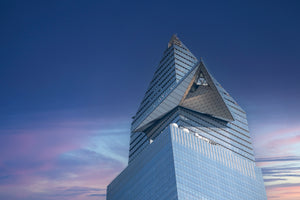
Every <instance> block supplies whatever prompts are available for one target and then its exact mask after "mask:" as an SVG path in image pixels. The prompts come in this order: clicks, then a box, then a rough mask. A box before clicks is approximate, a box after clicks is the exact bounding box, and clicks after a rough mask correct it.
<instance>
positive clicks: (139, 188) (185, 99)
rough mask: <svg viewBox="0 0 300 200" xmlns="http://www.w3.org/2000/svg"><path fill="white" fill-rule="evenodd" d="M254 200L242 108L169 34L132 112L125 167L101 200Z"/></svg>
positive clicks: (255, 171)
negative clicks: (105, 196)
mask: <svg viewBox="0 0 300 200" xmlns="http://www.w3.org/2000/svg"><path fill="white" fill-rule="evenodd" d="M199 199H201V200H211V199H213V200H227V199H234V200H241V199H247V200H252V199H253V200H262V199H266V194H265V188H264V183H263V179H262V175H261V170H260V169H259V168H258V167H257V166H256V165H255V160H254V155H253V147H252V144H251V138H250V134H249V130H248V124H247V119H246V113H245V111H244V110H243V109H242V108H241V107H240V106H239V105H238V104H237V102H236V101H235V100H234V99H233V98H232V97H231V96H230V95H229V94H228V93H227V92H226V91H225V89H224V88H223V87H222V86H221V85H220V84H219V83H218V82H217V81H216V80H215V79H214V78H213V77H212V76H211V74H210V73H209V72H208V70H207V69H206V67H205V64H204V63H203V61H202V60H200V61H199V60H197V58H196V57H195V56H194V55H193V54H192V53H191V52H190V51H189V49H188V48H187V47H186V46H185V45H184V44H183V43H182V42H181V41H180V40H179V39H178V38H177V36H175V35H174V36H172V38H171V40H170V42H169V43H168V47H167V49H166V50H165V51H164V54H163V57H162V59H161V61H160V63H159V66H158V68H157V70H156V71H155V73H154V76H153V79H152V81H151V82H150V85H149V87H148V89H147V91H146V93H145V96H144V99H143V100H142V102H141V104H140V106H139V109H138V111H137V113H136V115H135V116H134V117H133V122H132V126H131V136H130V149H129V163H128V166H127V168H125V169H124V170H123V172H121V173H120V174H119V175H118V176H117V177H116V178H115V179H114V180H113V181H112V182H111V183H110V184H109V185H108V187H107V200H199Z"/></svg>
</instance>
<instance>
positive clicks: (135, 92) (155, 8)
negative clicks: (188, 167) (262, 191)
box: [0, 0, 300, 200]
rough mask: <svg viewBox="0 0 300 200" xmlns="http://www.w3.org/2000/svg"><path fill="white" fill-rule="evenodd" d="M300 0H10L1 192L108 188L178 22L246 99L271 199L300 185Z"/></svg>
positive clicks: (83, 192) (5, 23)
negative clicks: (132, 120)
mask: <svg viewBox="0 0 300 200" xmlns="http://www.w3.org/2000/svg"><path fill="white" fill-rule="evenodd" d="M299 8H300V3H299V2H298V1H226V2H224V1H151V2H150V1H126V2H124V1H67V0H66V1H43V2H41V1H26V2H25V1H1V2H0V27H1V28H0V44H1V45H0V92H1V93H0V94H1V98H0V198H1V199H2V198H6V199H12V200H13V199H39V200H43V199H57V198H58V197H59V198H60V199H81V200H82V199H99V198H100V199H101V198H102V199H105V188H106V185H107V184H108V183H109V182H110V181H111V180H112V179H113V178H114V176H116V175H117V174H118V173H119V172H120V171H121V170H122V169H123V168H124V167H125V166H126V163H127V155H128V145H129V133H130V123H131V117H132V116H133V115H134V114H135V112H136V110H137V108H138V105H139V103H140V101H141V100H142V97H143V94H144V92H145V91H146V88H147V86H148V84H149V82H150V80H151V78H152V75H153V73H154V71H155V69H156V66H157V64H158V62H159V60H160V58H161V56H162V52H163V51H164V50H165V48H166V47H167V43H168V41H169V39H170V37H171V36H172V35H173V34H174V33H177V35H178V37H179V38H180V39H181V40H182V41H183V42H184V43H185V44H186V45H187V46H188V47H189V49H190V50H191V51H192V52H193V54H194V55H195V56H196V57H198V58H200V57H202V58H203V59H204V62H205V63H206V65H207V67H208V69H209V71H210V72H211V73H212V75H213V76H214V77H215V78H216V79H217V80H218V81H219V82H220V83H221V84H222V86H224V88H225V89H226V90H227V91H228V92H229V93H230V94H231V96H233V97H234V98H235V99H236V100H237V102H238V103H239V104H240V105H241V106H242V107H243V108H244V109H245V110H246V112H247V114H248V120H249V126H250V130H251V133H252V135H253V142H254V147H255V153H256V157H257V161H258V165H260V166H262V167H263V172H264V175H265V180H266V181H265V183H266V186H267V192H268V196H269V199H272V200H276V199H284V200H289V199H295V198H297V197H300V193H299V191H300V189H299V187H300V180H299V178H300V177H299V176H297V173H298V174H299V170H300V166H299V164H298V163H299V159H300V152H299V150H298V149H299V142H300V139H299V135H300V124H299V119H300V105H299V99H300V92H299V91H300V81H299V74H300V69H299V63H300V62H299V61H300V60H299V57H300V38H299V35H300V26H299V21H300V14H299V12H298V11H299ZM288 189H289V190H288ZM15 191H19V192H18V193H16V192H15ZM287 191H289V194H287ZM291 195H293V196H291Z"/></svg>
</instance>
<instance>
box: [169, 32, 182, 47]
mask: <svg viewBox="0 0 300 200" xmlns="http://www.w3.org/2000/svg"><path fill="white" fill-rule="evenodd" d="M173 44H176V45H178V46H181V45H182V44H181V41H180V40H179V38H178V37H177V34H173V35H172V37H171V39H170V41H169V43H168V48H169V47H170V46H172V45H173Z"/></svg>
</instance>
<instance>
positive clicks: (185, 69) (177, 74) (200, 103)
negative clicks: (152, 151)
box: [131, 35, 234, 132]
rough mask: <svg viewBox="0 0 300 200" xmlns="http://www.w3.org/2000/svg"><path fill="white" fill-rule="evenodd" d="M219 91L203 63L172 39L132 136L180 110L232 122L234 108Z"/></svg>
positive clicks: (136, 119) (147, 94)
mask: <svg viewBox="0 0 300 200" xmlns="http://www.w3.org/2000/svg"><path fill="white" fill-rule="evenodd" d="M168 63H169V64H168ZM165 86H166V87H165ZM220 87H221V86H220V85H219V83H218V82H217V81H216V80H215V79H214V78H213V77H212V76H211V75H210V73H209V72H208V70H207V69H206V67H205V64H204V63H203V61H202V60H201V61H200V62H198V61H197V59H196V58H195V56H194V55H193V54H192V53H191V52H190V51H189V50H188V49H187V47H186V46H185V45H184V44H183V43H182V42H181V41H180V40H179V39H178V37H177V36H176V35H173V36H172V38H171V40H170V42H169V43H168V49H167V50H166V51H165V52H164V56H163V58H162V60H161V62H160V65H159V67H158V69H157V70H156V72H155V74H154V77H153V80H152V81H151V83H150V85H149V88H148V90H147V92H146V94H145V97H144V99H143V101H142V103H141V105H140V107H139V109H138V112H137V114H136V116H135V117H134V121H133V122H132V127H131V129H132V132H142V131H144V130H145V129H147V128H148V127H150V126H151V125H153V124H154V123H155V121H156V120H158V119H160V118H161V117H163V116H164V115H166V114H167V113H168V112H170V111H171V110H172V109H174V108H176V107H177V106H181V107H184V108H187V109H190V110H193V111H195V112H198V113H201V114H207V115H210V116H212V117H215V118H218V119H221V120H224V121H228V122H229V121H233V120H234V118H233V114H232V112H231V110H232V108H230V106H228V100H225V97H224V94H223V93H224V92H222V89H220ZM232 101H234V100H232Z"/></svg>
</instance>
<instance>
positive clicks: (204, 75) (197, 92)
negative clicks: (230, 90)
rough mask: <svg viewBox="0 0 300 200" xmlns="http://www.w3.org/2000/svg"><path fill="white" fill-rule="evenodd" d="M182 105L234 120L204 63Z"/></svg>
mask: <svg viewBox="0 0 300 200" xmlns="http://www.w3.org/2000/svg"><path fill="white" fill-rule="evenodd" d="M180 105H181V106H182V107H185V108H188V109H191V110H194V111H196V112H200V113H204V114H209V115H211V116H214V117H216V118H219V119H222V120H226V121H232V120H233V117H232V115H231V112H230V111H229V109H228V108H227V106H226V104H225V102H224V100H223V98H222V96H221V95H220V93H219V91H218V89H217V88H216V86H215V85H214V82H213V80H212V77H211V76H210V74H209V73H208V71H207V70H206V68H205V66H204V64H203V63H201V64H200V68H199V71H198V73H196V74H195V76H194V79H193V81H192V82H191V83H190V88H189V89H188V92H187V93H186V95H185V96H184V97H183V99H182V100H181V103H180Z"/></svg>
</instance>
